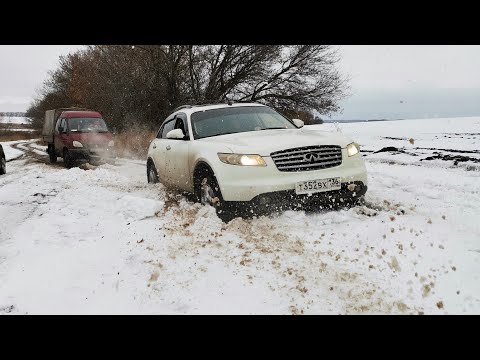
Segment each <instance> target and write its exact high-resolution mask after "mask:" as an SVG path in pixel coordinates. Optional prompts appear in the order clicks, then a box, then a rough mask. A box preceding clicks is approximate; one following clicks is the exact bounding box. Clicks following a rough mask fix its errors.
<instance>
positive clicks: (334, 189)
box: [147, 103, 367, 218]
mask: <svg viewBox="0 0 480 360" xmlns="http://www.w3.org/2000/svg"><path fill="white" fill-rule="evenodd" d="M147 176H148V182H149V183H156V182H159V181H160V182H161V183H162V184H163V185H165V186H166V187H167V188H175V189H177V190H181V191H186V192H189V193H193V194H195V196H196V198H197V200H198V201H201V203H202V204H209V205H212V206H215V207H216V208H217V213H218V214H219V215H220V214H223V215H225V216H226V217H227V218H228V217H229V215H228V214H231V213H232V211H231V210H232V209H234V208H239V206H238V205H241V206H240V208H244V209H247V208H248V209H254V210H259V209H265V208H269V207H272V206H279V205H280V206H285V205H287V206H288V207H289V208H291V207H292V206H293V207H297V205H300V206H301V205H302V204H305V203H309V204H310V203H312V202H314V203H318V202H319V201H320V202H325V201H327V203H329V204H330V205H332V204H333V203H339V202H340V203H342V202H351V201H356V200H358V199H359V198H361V197H362V196H363V195H364V194H365V192H366V191H367V172H366V169H365V164H364V162H363V159H362V156H361V154H360V151H359V146H358V145H357V144H356V143H354V142H353V141H352V140H351V139H348V138H347V137H345V136H343V135H341V134H339V133H332V132H327V131H319V130H313V129H311V130H310V129H308V126H307V127H303V122H302V121H301V120H298V119H294V120H289V119H287V118H286V117H284V116H283V115H281V114H279V113H278V112H276V111H274V110H273V109H271V108H270V107H268V106H264V105H260V104H257V103H238V104H237V103H236V104H219V105H203V106H202V105H199V106H182V107H180V108H178V109H177V110H176V111H175V112H174V113H173V114H171V115H170V116H169V117H168V118H167V119H166V120H165V121H164V122H163V124H162V126H161V127H160V130H159V132H158V135H157V137H156V139H154V140H153V141H152V142H151V144H150V147H149V150H148V160H147ZM247 205H248V206H247ZM249 211H250V210H249Z"/></svg>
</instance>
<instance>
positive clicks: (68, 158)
mask: <svg viewBox="0 0 480 360" xmlns="http://www.w3.org/2000/svg"><path fill="white" fill-rule="evenodd" d="M63 163H64V165H65V167H66V168H67V169H70V168H71V167H72V166H73V159H72V158H71V156H70V153H69V152H68V150H67V149H64V150H63Z"/></svg>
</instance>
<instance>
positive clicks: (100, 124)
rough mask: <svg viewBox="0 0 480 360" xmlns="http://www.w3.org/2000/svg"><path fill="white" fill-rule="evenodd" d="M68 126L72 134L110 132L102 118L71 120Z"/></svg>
mask: <svg viewBox="0 0 480 360" xmlns="http://www.w3.org/2000/svg"><path fill="white" fill-rule="evenodd" d="M68 126H69V128H70V131H71V132H108V128H107V124H105V121H103V119H100V118H70V119H68Z"/></svg>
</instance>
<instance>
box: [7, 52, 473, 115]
mask: <svg viewBox="0 0 480 360" xmlns="http://www.w3.org/2000/svg"><path fill="white" fill-rule="evenodd" d="M79 48H81V46H80V45H34V46H31V45H28V46H27V45H18V46H10V45H0V111H25V110H26V108H27V107H28V105H29V103H30V102H31V101H32V99H33V97H34V96H35V93H36V90H37V89H39V88H40V87H41V84H42V82H43V81H44V80H45V79H46V78H47V72H48V70H52V69H54V68H55V67H56V65H57V63H58V57H59V56H60V55H64V54H67V53H69V52H71V51H74V50H76V49H79ZM338 49H339V52H340V55H341V61H340V64H339V69H340V71H341V72H342V73H345V74H346V75H348V76H349V77H350V87H351V89H350V92H351V94H352V95H351V96H350V97H349V98H348V99H346V100H345V101H343V102H342V106H343V107H344V111H343V113H342V114H337V115H336V116H334V117H333V118H338V119H341V118H348V119H351V118H364V117H369V118H375V117H379V116H380V117H382V116H383V117H402V116H403V117H425V116H430V115H432V116H442V114H446V115H447V116H472V115H479V116H480V98H478V96H480V66H479V65H480V46H460V45H458V46H456V45H452V46H450V45H449V46H436V45H435V46H425V45H415V46H410V45H408V46H400V45H391V46H388V45H385V46H380V45H372V46H370V45H369V46H366V45H349V46H338ZM450 100H451V102H449V101H450ZM477 104H478V105H477ZM447 112H448V114H447Z"/></svg>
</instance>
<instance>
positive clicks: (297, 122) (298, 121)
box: [292, 119, 305, 128]
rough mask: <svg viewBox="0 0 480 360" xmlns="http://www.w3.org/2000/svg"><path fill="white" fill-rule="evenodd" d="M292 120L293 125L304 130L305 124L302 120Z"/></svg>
mask: <svg viewBox="0 0 480 360" xmlns="http://www.w3.org/2000/svg"><path fill="white" fill-rule="evenodd" d="M292 120H293V123H294V124H295V125H297V127H299V128H302V127H303V126H304V125H305V123H304V122H303V121H302V120H300V119H292Z"/></svg>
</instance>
